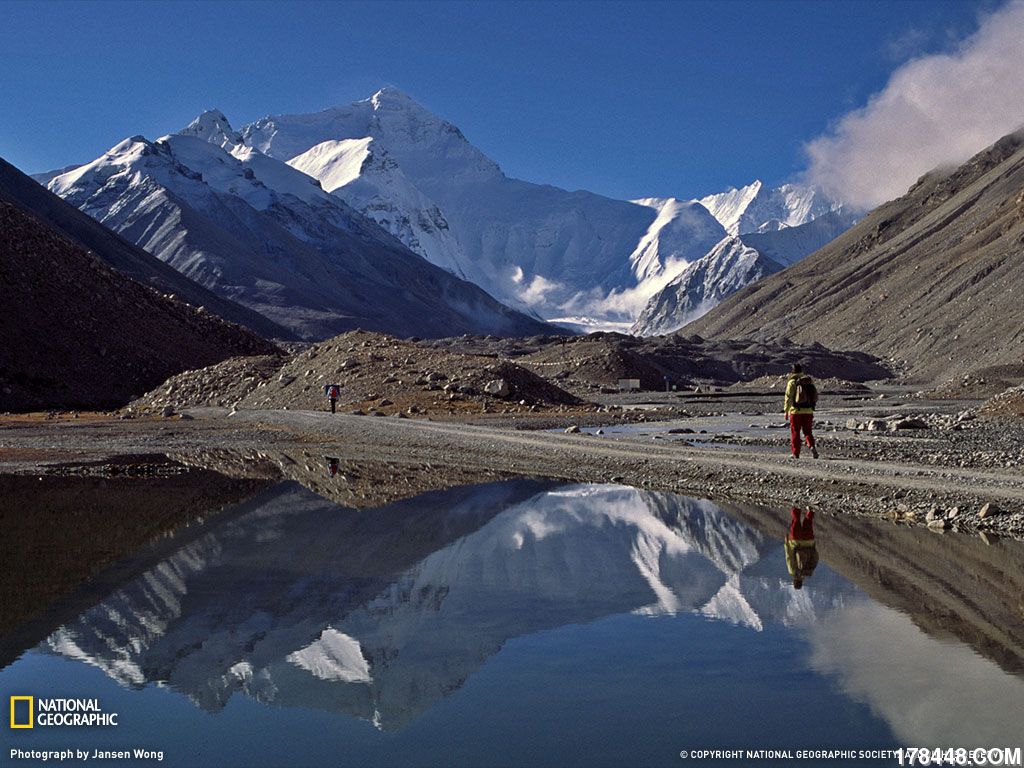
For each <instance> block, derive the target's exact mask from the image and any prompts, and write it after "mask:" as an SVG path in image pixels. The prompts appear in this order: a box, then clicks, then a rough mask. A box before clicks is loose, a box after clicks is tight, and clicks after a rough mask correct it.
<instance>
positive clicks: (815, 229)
mask: <svg viewBox="0 0 1024 768" xmlns="http://www.w3.org/2000/svg"><path fill="white" fill-rule="evenodd" d="M856 223H857V216H855V215H853V214H851V213H848V212H847V211H845V210H843V209H842V208H837V209H836V210H833V211H829V212H828V213H824V214H822V215H821V216H818V217H817V218H815V219H812V220H810V221H808V222H806V223H804V224H801V225H799V226H793V227H784V228H782V229H777V230H772V231H766V232H751V233H750V234H746V235H742V239H743V242H744V243H745V244H746V245H749V246H750V247H751V248H756V249H757V250H758V251H759V252H760V253H761V254H762V255H763V256H767V257H768V258H769V259H772V260H773V261H776V262H778V263H779V264H782V265H783V266H787V267H788V266H790V265H791V264H796V263H797V262H798V261H800V259H802V258H804V257H805V256H810V255H811V254H812V253H814V252H815V251H816V250H818V249H819V248H823V247H825V246H826V245H827V244H828V243H830V242H832V241H833V240H835V239H836V238H837V237H839V236H840V235H841V234H843V232H845V231H846V230H848V229H849V228H850V227H852V226H853V225H854V224H856Z"/></svg>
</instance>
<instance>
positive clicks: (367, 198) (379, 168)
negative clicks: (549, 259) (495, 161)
mask: <svg viewBox="0 0 1024 768" xmlns="http://www.w3.org/2000/svg"><path fill="white" fill-rule="evenodd" d="M288 165H290V166H292V167H293V168H297V169H298V170H300V171H302V172H303V173H305V174H308V175H309V176H312V177H313V178H316V179H319V180H320V185H321V186H322V187H323V188H324V189H325V190H326V191H328V192H334V193H335V194H337V195H338V197H340V198H341V199H343V200H344V201H345V202H347V203H348V204H349V205H351V206H352V207H353V208H355V209H356V210H358V211H361V212H362V213H363V214H364V215H366V216H369V217H370V218H371V219H373V220H374V221H376V222H377V223H378V224H380V225H381V227H383V228H384V229H385V230H387V231H388V232H390V233H391V234H392V235H394V236H395V237H397V238H398V239H399V240H401V241H402V242H403V243H405V244H406V245H407V246H409V248H411V249H412V250H413V251H415V252H416V253H418V254H420V255H421V256H423V257H424V258H426V259H427V260H428V261H430V262H432V263H433V264H436V265H437V266H439V267H442V268H444V269H447V270H448V271H449V272H452V273H454V274H456V275H459V276H461V277H465V273H464V272H463V270H462V264H463V263H464V262H465V254H464V253H463V251H462V246H461V244H460V243H459V241H458V239H457V238H456V237H455V235H454V233H452V231H451V227H450V226H449V225H448V221H447V220H446V219H445V217H444V214H443V213H442V212H441V209H440V208H439V207H438V206H437V204H436V203H435V202H433V201H432V200H430V199H429V198H427V196H426V195H424V194H423V193H422V192H420V191H419V190H418V189H417V188H416V187H415V186H414V185H413V184H412V183H411V182H410V181H409V180H408V179H407V178H406V177H405V174H403V173H402V169H401V168H400V167H399V165H398V163H397V162H396V161H395V159H394V158H392V157H391V156H390V155H389V154H388V152H387V150H385V149H383V148H382V147H379V146H375V145H374V140H373V138H372V137H369V136H367V137H366V138H362V139H342V140H341V141H324V142H321V143H320V144H317V145H316V146H315V147H313V148H312V149H310V150H309V151H307V152H303V153H302V154H301V155H298V156H296V157H293V158H292V159H291V160H289V161H288Z"/></svg>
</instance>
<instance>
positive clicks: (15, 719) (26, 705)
mask: <svg viewBox="0 0 1024 768" xmlns="http://www.w3.org/2000/svg"><path fill="white" fill-rule="evenodd" d="M115 725H117V712H104V711H103V708H102V707H101V706H100V702H99V699H44V698H41V697H39V698H37V697H35V696H11V728H14V729H18V728H35V727H37V726H38V727H40V728H65V727H69V726H71V727H74V726H79V727H81V726H85V727H104V726H115Z"/></svg>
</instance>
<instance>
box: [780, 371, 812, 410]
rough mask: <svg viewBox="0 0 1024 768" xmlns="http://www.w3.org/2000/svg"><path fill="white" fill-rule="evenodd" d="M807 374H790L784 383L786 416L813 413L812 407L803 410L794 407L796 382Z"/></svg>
mask: <svg viewBox="0 0 1024 768" xmlns="http://www.w3.org/2000/svg"><path fill="white" fill-rule="evenodd" d="M806 375H807V374H805V373H791V374H789V379H788V380H787V381H786V406H785V407H786V415H787V416H789V414H791V413H814V408H813V406H807V407H805V408H797V407H796V403H795V401H796V382H797V380H798V379H801V378H803V377H804V376H806Z"/></svg>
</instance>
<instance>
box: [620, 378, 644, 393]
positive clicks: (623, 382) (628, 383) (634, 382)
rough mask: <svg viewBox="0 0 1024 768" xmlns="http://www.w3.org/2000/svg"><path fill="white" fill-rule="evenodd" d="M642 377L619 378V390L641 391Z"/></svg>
mask: <svg viewBox="0 0 1024 768" xmlns="http://www.w3.org/2000/svg"><path fill="white" fill-rule="evenodd" d="M639 391H640V379H619V392H639Z"/></svg>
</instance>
